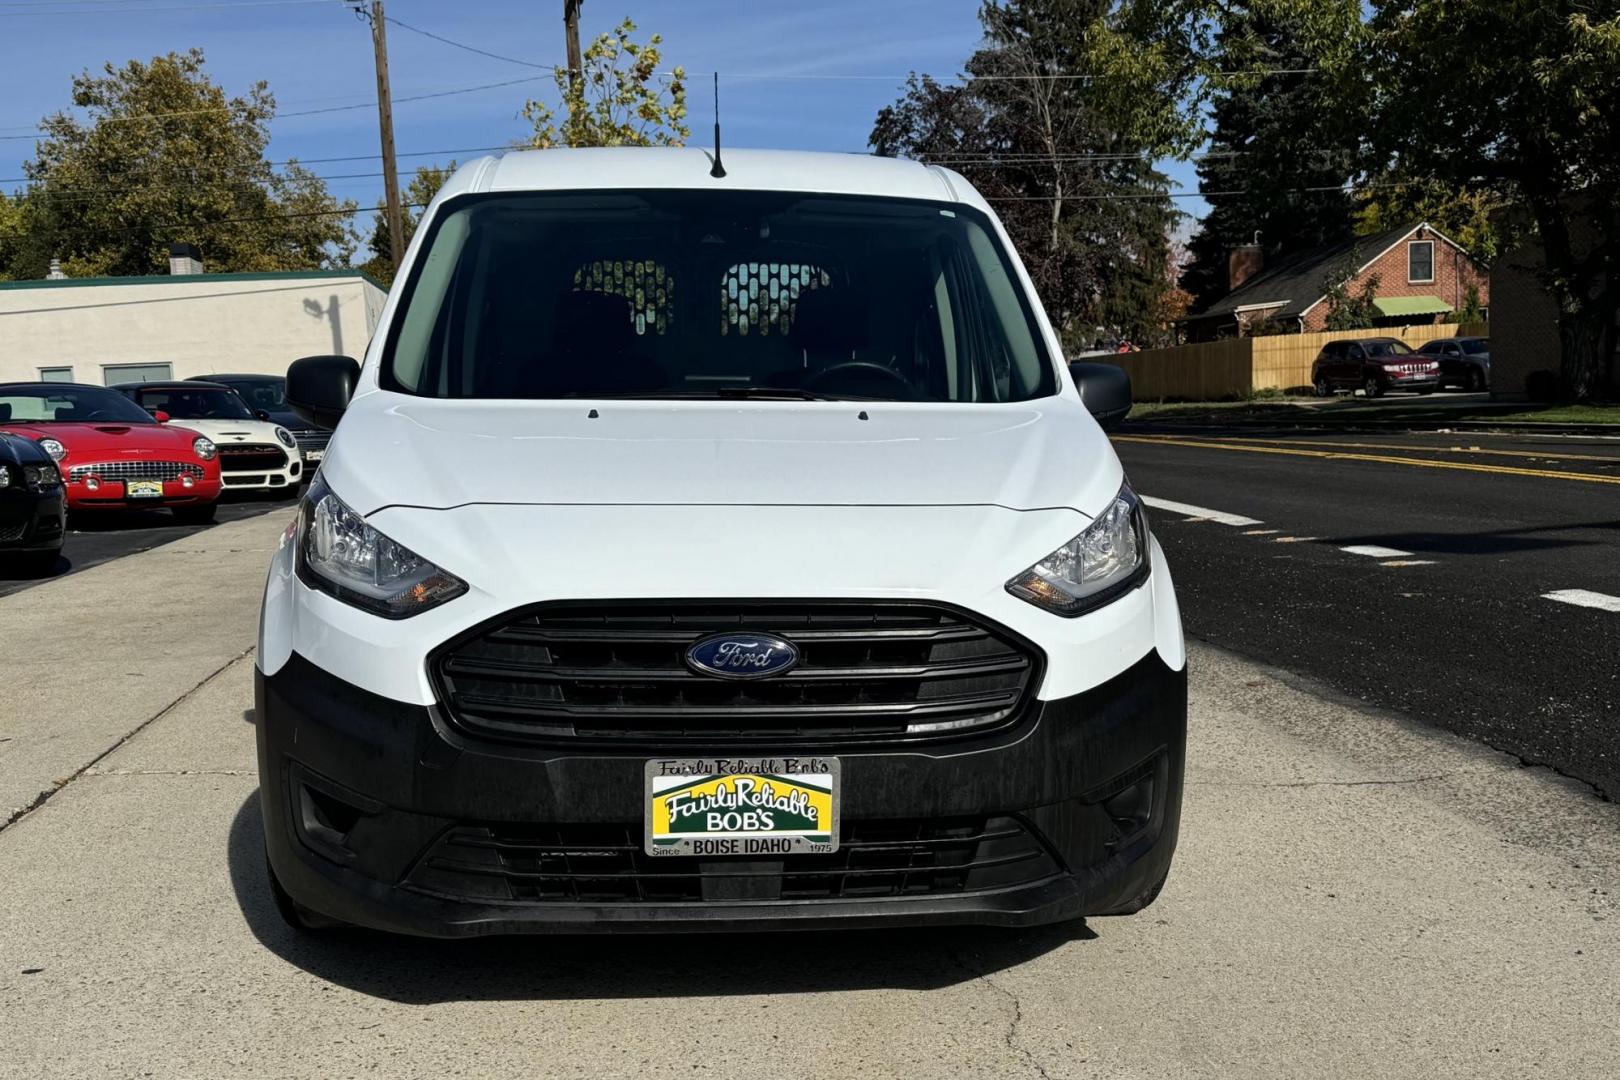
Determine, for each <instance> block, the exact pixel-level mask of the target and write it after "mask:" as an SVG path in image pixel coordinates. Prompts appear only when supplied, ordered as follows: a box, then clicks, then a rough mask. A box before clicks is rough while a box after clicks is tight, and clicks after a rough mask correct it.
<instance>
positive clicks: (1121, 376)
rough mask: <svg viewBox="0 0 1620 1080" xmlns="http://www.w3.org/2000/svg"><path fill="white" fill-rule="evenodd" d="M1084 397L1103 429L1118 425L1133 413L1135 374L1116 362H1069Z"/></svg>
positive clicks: (1086, 404)
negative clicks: (1133, 375) (1132, 387)
mask: <svg viewBox="0 0 1620 1080" xmlns="http://www.w3.org/2000/svg"><path fill="white" fill-rule="evenodd" d="M1069 374H1070V375H1072V376H1074V385H1075V387H1076V388H1077V389H1078V390H1079V391H1080V400H1081V401H1083V402H1085V406H1086V411H1088V412H1089V413H1091V415H1092V417H1093V418H1094V419H1095V420H1096V421H1097V423H1098V424H1100V425H1102V427H1103V430H1105V431H1106V430H1108V429H1109V428H1112V427H1114V426H1115V425H1117V424H1118V423H1119V422H1120V421H1121V420H1123V419H1125V418H1126V417H1127V416H1129V415H1130V413H1131V376H1130V373H1129V372H1127V371H1126V370H1125V369H1124V368H1122V367H1115V366H1114V365H1113V364H1089V363H1085V362H1083V361H1077V362H1075V363H1073V364H1070V365H1069Z"/></svg>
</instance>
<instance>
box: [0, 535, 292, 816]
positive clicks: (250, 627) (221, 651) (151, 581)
mask: <svg viewBox="0 0 1620 1080" xmlns="http://www.w3.org/2000/svg"><path fill="white" fill-rule="evenodd" d="M291 514H292V510H291V509H289V510H288V511H286V512H285V513H281V512H276V513H270V514H264V515H259V516H255V517H252V518H248V519H246V520H244V521H238V522H233V523H231V524H228V525H220V526H216V527H215V528H211V529H206V530H204V531H202V532H200V533H197V534H195V535H193V536H190V537H187V538H186V539H184V540H177V541H175V542H174V543H172V544H168V545H166V546H164V547H160V548H155V549H153V550H152V551H149V552H145V553H143V554H140V555H134V556H130V557H128V558H124V559H119V560H116V561H114V562H110V563H106V564H103V565H101V566H96V567H92V568H91V569H89V570H86V571H84V572H83V573H79V574H72V575H69V576H67V577H64V578H61V579H59V580H56V581H49V582H46V583H44V584H41V585H38V586H35V587H34V588H31V589H24V590H23V591H21V592H18V593H15V594H12V595H10V596H6V597H0V628H3V629H0V672H4V673H5V689H4V692H3V693H0V827H3V826H4V825H5V824H6V823H8V822H10V821H11V820H12V819H14V818H15V817H16V816H17V815H18V814H20V813H22V812H23V811H25V810H26V809H27V808H29V807H31V806H33V805H35V804H37V803H38V802H39V801H40V800H41V799H42V798H45V797H48V796H49V795H50V794H51V793H52V792H53V791H55V790H56V788H57V787H58V786H59V785H60V784H61V783H63V782H64V781H66V780H68V779H70V778H71V777H73V776H74V775H75V774H77V773H78V772H80V771H81V770H83V769H84V768H86V767H87V766H89V765H91V764H92V763H93V762H95V761H96V760H97V759H98V758H99V757H101V756H102V755H104V754H106V753H107V752H108V751H110V750H112V749H113V748H114V747H116V746H117V745H118V744H119V743H120V742H121V741H122V740H123V739H125V738H127V737H128V736H129V735H130V734H132V733H133V732H135V731H138V730H139V729H140V728H142V727H143V726H144V725H146V724H147V723H150V722H151V721H152V720H153V719H154V718H155V717H158V716H160V715H162V714H163V713H164V712H165V711H166V710H167V709H169V708H170V707H171V706H173V705H174V704H175V702H177V701H179V700H181V699H183V698H184V697H185V696H186V695H187V694H189V693H190V692H191V691H192V690H193V689H195V688H196V687H198V686H200V685H202V684H203V683H205V682H207V681H208V679H209V678H211V677H212V676H214V675H215V674H217V673H218V672H219V671H221V670H222V669H223V668H225V667H226V666H227V665H229V664H230V663H231V662H232V661H233V660H236V659H238V658H239V657H242V656H244V655H246V654H247V653H248V652H249V651H250V650H251V649H252V648H253V644H254V640H255V638H256V636H257V633H258V618H259V596H260V591H261V590H260V585H261V583H262V582H263V580H264V575H265V572H266V569H267V567H268V566H269V563H270V556H271V553H272V552H274V551H275V548H276V544H277V542H278V541H279V539H280V536H281V531H282V530H283V529H284V528H285V527H286V525H287V521H288V519H289V518H290V516H291Z"/></svg>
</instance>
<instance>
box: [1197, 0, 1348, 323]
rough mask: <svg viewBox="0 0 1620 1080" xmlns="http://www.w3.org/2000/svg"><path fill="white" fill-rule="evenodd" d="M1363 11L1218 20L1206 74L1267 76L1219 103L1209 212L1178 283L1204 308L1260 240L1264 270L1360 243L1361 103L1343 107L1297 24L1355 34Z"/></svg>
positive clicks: (1325, 1) (1202, 177)
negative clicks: (1334, 26)
mask: <svg viewBox="0 0 1620 1080" xmlns="http://www.w3.org/2000/svg"><path fill="white" fill-rule="evenodd" d="M1359 7H1360V0H1319V2H1318V3H1315V4H1306V5H1300V6H1297V7H1294V8H1292V9H1289V8H1286V7H1280V6H1279V5H1276V4H1268V3H1246V4H1233V5H1231V6H1229V7H1224V8H1223V9H1221V12H1220V14H1219V16H1218V18H1219V20H1220V28H1219V31H1218V33H1217V35H1216V38H1215V43H1214V51H1213V54H1212V56H1211V57H1210V58H1209V63H1210V65H1211V66H1212V67H1215V68H1218V69H1221V70H1225V71H1244V70H1250V71H1255V72H1261V71H1264V72H1269V74H1264V75H1255V76H1253V77H1250V78H1243V79H1228V80H1225V81H1224V83H1223V84H1222V85H1220V86H1219V87H1218V88H1217V89H1215V90H1214V91H1213V101H1212V102H1211V104H1210V116H1211V119H1212V121H1213V128H1212V131H1211V134H1210V139H1209V143H1208V145H1207V147H1206V148H1205V150H1204V156H1203V158H1202V159H1201V160H1200V161H1199V164H1198V188H1199V190H1200V191H1201V192H1203V193H1204V195H1205V198H1206V199H1207V200H1208V201H1209V203H1210V205H1211V209H1210V211H1209V214H1208V215H1207V216H1206V217H1205V218H1204V220H1203V222H1202V223H1201V224H1200V225H1199V229H1198V232H1197V233H1196V234H1195V235H1194V236H1193V239H1192V241H1191V244H1190V248H1191V251H1192V260H1191V262H1190V263H1189V265H1188V267H1187V272H1186V275H1185V276H1184V277H1183V279H1182V286H1183V287H1184V288H1186V289H1187V290H1188V291H1189V292H1191V293H1192V294H1193V296H1194V298H1195V301H1196V303H1197V305H1198V307H1200V308H1203V307H1208V306H1209V305H1210V304H1212V303H1214V302H1215V301H1216V300H1219V299H1220V298H1221V297H1223V296H1225V295H1226V294H1227V292H1228V291H1229V290H1228V288H1227V261H1228V258H1229V256H1230V253H1231V251H1232V249H1233V248H1236V247H1238V246H1240V245H1244V244H1249V243H1252V242H1253V241H1254V238H1255V235H1256V234H1257V233H1258V234H1259V238H1260V245H1261V247H1262V249H1263V250H1264V251H1265V254H1266V258H1267V261H1268V262H1270V261H1275V260H1277V259H1279V258H1282V257H1284V256H1287V255H1291V254H1294V253H1296V252H1301V251H1309V250H1311V249H1312V248H1317V247H1321V246H1322V245H1324V244H1331V243H1335V242H1338V241H1340V240H1345V239H1348V238H1349V237H1350V236H1351V235H1352V214H1351V211H1352V202H1351V197H1350V194H1349V193H1348V191H1347V190H1345V187H1346V185H1347V184H1348V183H1349V182H1350V181H1351V180H1352V179H1353V178H1354V177H1355V176H1356V174H1357V171H1358V169H1359V163H1360V132H1361V131H1362V130H1363V127H1362V124H1361V122H1360V121H1361V120H1362V119H1363V116H1364V113H1365V105H1364V98H1363V95H1362V94H1361V93H1359V92H1357V93H1355V94H1352V95H1349V97H1348V100H1347V96H1346V95H1345V94H1344V93H1343V89H1344V85H1345V84H1344V81H1343V80H1342V79H1340V78H1339V77H1338V76H1337V74H1336V73H1335V72H1334V71H1332V70H1324V69H1323V68H1321V67H1319V66H1318V65H1319V63H1320V58H1319V57H1318V56H1317V55H1316V54H1315V51H1314V50H1313V49H1311V48H1310V47H1309V45H1308V42H1309V40H1310V39H1309V38H1308V36H1307V35H1305V34H1304V33H1302V32H1301V27H1300V24H1301V22H1302V21H1303V20H1305V19H1306V18H1308V17H1310V16H1311V15H1312V14H1313V13H1314V14H1318V15H1320V16H1322V17H1332V16H1336V17H1337V18H1338V20H1339V21H1340V22H1341V23H1342V24H1343V25H1345V26H1346V27H1355V28H1356V29H1357V30H1358V31H1359V29H1360V26H1361V22H1360V18H1359ZM1338 47H1339V45H1338V43H1337V42H1335V43H1334V48H1338ZM1352 85H1354V84H1352ZM1233 192H1235V193H1236V194H1223V193H1233Z"/></svg>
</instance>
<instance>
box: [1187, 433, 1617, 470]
mask: <svg viewBox="0 0 1620 1080" xmlns="http://www.w3.org/2000/svg"><path fill="white" fill-rule="evenodd" d="M1164 437H1165V438H1180V436H1176V435H1170V436H1164ZM1204 438H1207V439H1209V440H1210V441H1211V442H1232V443H1251V444H1253V445H1256V446H1271V445H1273V444H1279V445H1282V446H1337V447H1348V448H1349V449H1352V450H1407V451H1410V452H1413V453H1425V454H1490V455H1492V456H1495V457H1520V458H1540V459H1541V460H1543V461H1601V462H1604V463H1606V464H1609V465H1620V457H1604V456H1602V455H1601V454H1565V453H1562V452H1559V451H1550V452H1547V453H1541V452H1538V451H1534V450H1486V449H1484V448H1483V447H1478V446H1474V447H1469V446H1405V445H1402V444H1400V443H1365V442H1327V441H1324V440H1321V439H1255V438H1245V437H1241V436H1237V435H1206V436H1204Z"/></svg>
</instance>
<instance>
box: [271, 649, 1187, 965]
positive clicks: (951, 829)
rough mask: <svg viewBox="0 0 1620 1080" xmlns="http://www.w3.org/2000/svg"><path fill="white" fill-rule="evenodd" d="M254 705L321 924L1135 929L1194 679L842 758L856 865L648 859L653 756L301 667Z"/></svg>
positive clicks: (418, 930) (286, 843)
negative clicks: (459, 724) (647, 771)
mask: <svg viewBox="0 0 1620 1080" xmlns="http://www.w3.org/2000/svg"><path fill="white" fill-rule="evenodd" d="M257 708H258V744H259V770H260V796H261V805H262V809H263V812H264V826H265V838H266V845H267V850H268V855H269V860H270V865H271V868H272V870H273V872H274V873H275V875H276V878H277V880H278V881H279V882H280V884H281V886H282V887H283V888H284V889H285V890H286V892H287V893H288V895H289V896H291V897H292V899H294V900H296V901H297V902H298V903H300V904H302V905H303V906H304V907H306V908H309V909H311V910H313V911H315V912H318V913H319V914H322V915H325V916H328V917H331V918H334V919H338V920H341V921H343V922H347V923H352V924H356V925H362V926H368V927H373V928H376V929H382V930H391V931H396V932H401V933H410V934H420V935H427V936H434V937H460V936H471V935H480V934H501V933H533V932H581V931H598V930H642V931H658V932H668V931H690V930H709V929H712V930H765V929H786V928H819V927H829V926H897V925H909V926H915V925H928V924H961V923H980V924H991V925H1002V926H1026V925H1033V924H1038V923H1046V922H1054V921H1059V920H1064V919H1071V918H1076V917H1080V916H1085V915H1097V914H1109V913H1124V912H1129V911H1134V910H1136V909H1138V908H1140V907H1142V906H1145V905H1146V903H1148V902H1149V901H1151V899H1152V897H1153V896H1154V895H1156V892H1157V889H1158V886H1159V885H1160V884H1161V883H1162V882H1163V880H1164V877H1165V875H1166V874H1167V873H1168V872H1169V868H1170V860H1171V856H1172V854H1173V851H1174V848H1175V845H1176V838H1177V833H1178V830H1179V825H1180V814H1181V792H1182V775H1183V770H1184V762H1185V746H1186V720H1187V683H1186V672H1185V670H1182V671H1175V670H1172V669H1170V668H1169V667H1167V666H1166V665H1165V664H1164V663H1163V662H1162V661H1161V660H1160V659H1159V657H1158V655H1157V654H1156V653H1150V654H1148V655H1147V656H1146V657H1144V658H1143V659H1142V660H1141V661H1139V662H1138V663H1137V664H1135V665H1134V666H1133V667H1131V668H1130V669H1129V670H1127V671H1125V672H1123V673H1122V674H1120V675H1119V676H1118V677H1116V678H1114V679H1112V680H1110V681H1109V682H1108V683H1106V684H1104V685H1102V686H1099V687H1096V688H1095V689H1093V690H1090V691H1087V692H1085V693H1082V694H1078V695H1076V696H1074V697H1070V698H1064V699H1061V700H1055V701H1045V702H1036V703H1035V705H1034V708H1033V710H1032V712H1031V714H1030V715H1028V716H1026V717H1024V718H1023V719H1022V720H1021V721H1020V722H1019V723H1018V724H1017V725H1016V726H1014V727H1012V728H1009V729H1005V730H1003V731H1000V732H997V733H995V734H994V735H989V736H984V737H982V738H979V739H969V740H962V741H957V742H949V743H939V744H934V745H926V746H920V747H919V746H906V747H901V748H895V749H886V750H872V749H870V748H862V749H861V750H860V752H857V753H849V754H839V755H838V757H839V759H840V762H841V769H842V776H841V789H840V792H841V794H840V798H841V809H840V814H841V821H842V822H843V829H842V837H843V840H844V842H845V847H846V848H847V849H848V850H847V851H846V850H844V849H841V850H840V852H839V853H838V854H837V855H831V856H822V855H818V856H788V857H786V858H785V859H775V860H770V859H766V860H737V859H715V860H699V859H696V858H694V859H691V860H689V861H687V860H667V859H663V860H658V861H657V863H656V865H653V864H652V863H650V862H649V861H648V860H645V859H643V858H642V857H641V855H640V853H639V837H640V830H641V814H642V785H643V778H642V771H643V765H644V762H645V761H646V759H647V757H648V755H647V754H646V753H644V752H637V753H626V754H608V753H601V752H596V751H592V752H591V753H588V754H580V753H569V752H567V751H565V750H557V749H540V748H533V747H511V746H498V745H494V744H488V743H482V742H472V741H469V740H467V739H466V738H465V737H463V736H462V735H460V734H459V733H457V732H456V731H454V730H453V729H451V728H450V727H448V726H447V725H446V724H445V722H444V720H443V717H441V716H440V715H438V714H437V711H436V710H434V709H430V708H425V707H421V706H413V705H405V704H401V703H399V702H395V701H390V700H388V699H385V698H381V697H378V696H376V695H373V694H370V693H368V692H366V691H364V690H361V689H359V688H357V687H354V686H352V685H350V684H347V683H345V682H343V681H341V680H339V679H336V678H334V677H333V676H332V675H330V674H328V673H327V672H325V671H323V670H322V669H320V668H319V667H317V666H316V665H315V664H313V663H311V662H310V661H308V660H306V659H304V658H303V657H301V656H298V655H296V654H295V655H294V656H293V657H292V659H291V660H290V661H289V662H288V663H287V664H286V665H285V666H284V667H283V668H282V669H281V670H280V671H278V672H277V673H276V674H275V675H274V676H270V677H266V676H264V675H263V674H260V675H259V676H258V680H257ZM719 749H721V750H722V751H723V749H724V748H719ZM784 749H785V750H791V749H792V748H791V747H787V748H784ZM684 753H686V752H685V751H683V754H684ZM693 756H695V754H694V755H693ZM447 845H459V846H458V847H457V852H458V853H459V854H460V855H461V856H462V857H461V858H458V859H455V860H447V859H443V858H441V857H440V855H441V854H442V853H443V852H444V851H445V850H446V846H447ZM469 852H471V853H473V855H475V856H476V857H473V858H469V857H468V854H467V853H469ZM953 853H954V854H953ZM840 859H841V860H842V861H836V862H834V861H833V860H840ZM818 860H822V861H818ZM447 866H448V867H452V868H460V869H459V870H457V869H451V870H446V869H445V868H446V867H447Z"/></svg>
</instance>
